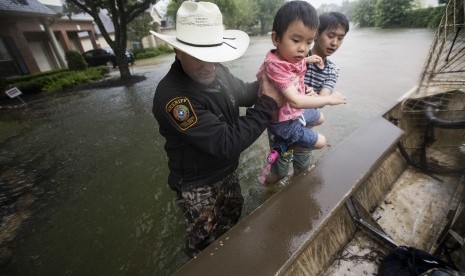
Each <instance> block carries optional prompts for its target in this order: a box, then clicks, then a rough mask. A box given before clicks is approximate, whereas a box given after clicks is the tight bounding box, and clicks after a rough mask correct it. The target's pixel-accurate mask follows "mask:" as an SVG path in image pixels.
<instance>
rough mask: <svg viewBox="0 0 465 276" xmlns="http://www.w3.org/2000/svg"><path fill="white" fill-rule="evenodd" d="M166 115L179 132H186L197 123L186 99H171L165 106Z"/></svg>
mask: <svg viewBox="0 0 465 276" xmlns="http://www.w3.org/2000/svg"><path fill="white" fill-rule="evenodd" d="M166 113H168V115H169V116H170V118H171V119H172V120H173V121H174V123H175V124H176V125H177V126H178V127H179V128H180V129H181V130H187V129H189V128H191V127H192V126H194V125H195V124H196V123H197V115H196V114H195V111H194V109H193V108H192V105H191V102H190V101H189V99H188V98H186V97H176V98H173V99H171V100H170V101H169V102H168V103H167V104H166Z"/></svg>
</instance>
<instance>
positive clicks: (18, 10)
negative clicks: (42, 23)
mask: <svg viewBox="0 0 465 276" xmlns="http://www.w3.org/2000/svg"><path fill="white" fill-rule="evenodd" d="M0 14H8V15H18V14H19V15H31V16H52V15H55V14H56V13H55V12H54V11H53V10H51V9H50V8H48V7H47V6H45V5H43V4H42V3H40V2H39V1H37V0H0Z"/></svg>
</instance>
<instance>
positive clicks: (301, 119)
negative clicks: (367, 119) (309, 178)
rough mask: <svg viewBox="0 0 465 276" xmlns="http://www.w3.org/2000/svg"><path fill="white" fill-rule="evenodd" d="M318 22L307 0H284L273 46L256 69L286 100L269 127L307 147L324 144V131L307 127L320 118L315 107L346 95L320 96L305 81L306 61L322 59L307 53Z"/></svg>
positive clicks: (342, 100) (342, 99)
mask: <svg viewBox="0 0 465 276" xmlns="http://www.w3.org/2000/svg"><path fill="white" fill-rule="evenodd" d="M318 25H319V20H318V15H317V13H316V10H315V8H314V7H313V6H312V5H310V4H309V3H308V2H306V1H289V2H287V3H285V4H284V5H283V6H282V7H281V8H280V9H279V10H278V11H277V13H276V16H275V18H274V21H273V29H272V34H271V40H272V42H273V45H274V46H275V47H276V49H273V50H271V51H269V52H268V53H267V55H266V58H265V61H264V63H263V64H262V66H261V67H260V69H259V71H258V73H257V78H258V80H259V81H261V78H262V74H266V76H267V78H268V80H269V81H270V82H271V83H272V84H273V85H275V86H276V87H277V88H278V89H279V90H280V91H281V92H282V93H283V96H284V98H285V99H286V100H287V102H286V103H285V104H284V105H283V106H282V107H281V108H280V109H279V113H278V114H277V116H276V118H274V119H273V122H272V124H271V125H270V126H269V131H270V132H271V133H272V134H273V135H275V136H277V137H279V138H281V139H283V140H285V143H286V144H287V145H291V144H294V143H296V144H298V145H299V146H301V147H305V148H309V149H321V148H323V147H324V146H325V145H326V139H325V137H324V136H323V135H321V134H319V133H317V132H315V131H313V130H311V129H310V128H307V126H308V127H311V126H315V125H319V124H321V123H322V122H323V115H322V114H320V112H319V110H318V109H317V108H321V107H323V106H325V105H337V104H343V103H346V98H345V97H344V96H343V95H342V94H340V93H338V92H334V93H332V94H330V95H325V96H320V95H318V94H316V93H314V92H313V90H312V89H311V88H309V87H308V88H307V87H306V86H305V84H304V76H305V72H306V70H307V64H310V63H317V64H319V65H320V66H322V62H323V61H322V59H321V58H320V57H319V56H315V55H313V56H309V57H307V54H308V52H309V50H310V49H311V46H312V44H313V40H314V38H315V35H316V32H317V29H318Z"/></svg>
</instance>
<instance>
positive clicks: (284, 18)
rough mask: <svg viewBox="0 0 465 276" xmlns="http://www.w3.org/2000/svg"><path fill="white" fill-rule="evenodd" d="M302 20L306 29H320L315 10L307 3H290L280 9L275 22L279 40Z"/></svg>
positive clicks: (274, 29) (274, 28)
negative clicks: (290, 27) (294, 24)
mask: <svg viewBox="0 0 465 276" xmlns="http://www.w3.org/2000/svg"><path fill="white" fill-rule="evenodd" d="M297 20H301V21H302V22H303V23H304V25H305V26H306V27H309V28H311V29H315V30H316V29H318V25H319V20H318V14H317V13H316V10H315V8H314V7H313V6H312V5H310V3H308V2H306V1H300V0H298V1H289V2H286V3H285V4H284V5H282V6H281V8H279V10H278V11H277V12H276V15H275V17H274V20H273V29H272V31H274V32H275V33H276V36H277V37H278V38H282V36H283V34H284V32H285V31H286V30H287V28H288V27H289V25H291V23H293V22H294V21H297Z"/></svg>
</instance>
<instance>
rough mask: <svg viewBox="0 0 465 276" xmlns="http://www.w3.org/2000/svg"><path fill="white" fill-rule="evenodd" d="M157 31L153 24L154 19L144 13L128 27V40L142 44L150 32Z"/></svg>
mask: <svg viewBox="0 0 465 276" xmlns="http://www.w3.org/2000/svg"><path fill="white" fill-rule="evenodd" d="M152 29H155V26H154V23H153V24H152V17H151V16H150V15H149V14H148V13H145V12H144V13H143V14H141V15H139V16H138V17H136V18H135V19H134V20H133V21H131V22H130V23H129V25H128V40H130V41H137V42H141V45H142V39H143V38H144V37H146V36H147V34H149V31H150V30H152Z"/></svg>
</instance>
